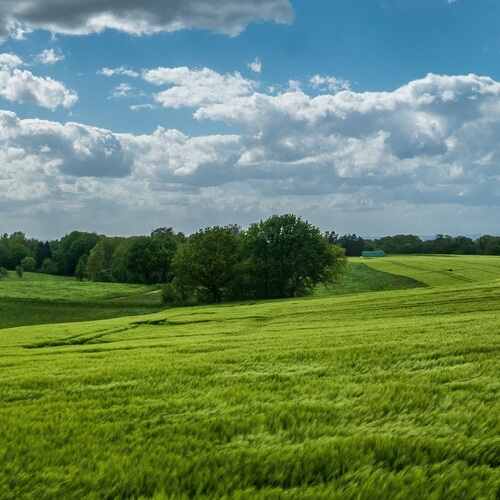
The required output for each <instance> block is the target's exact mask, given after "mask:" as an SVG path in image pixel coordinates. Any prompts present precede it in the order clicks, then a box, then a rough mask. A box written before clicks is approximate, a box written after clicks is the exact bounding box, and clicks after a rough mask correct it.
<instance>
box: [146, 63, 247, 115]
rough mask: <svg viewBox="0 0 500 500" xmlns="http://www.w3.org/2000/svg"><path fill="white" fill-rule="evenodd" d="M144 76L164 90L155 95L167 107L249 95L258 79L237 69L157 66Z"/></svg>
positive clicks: (196, 104) (213, 101)
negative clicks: (220, 72) (232, 71)
mask: <svg viewBox="0 0 500 500" xmlns="http://www.w3.org/2000/svg"><path fill="white" fill-rule="evenodd" d="M143 76H144V79H145V80H146V81H147V82H149V83H152V84H154V85H158V86H168V87H169V88H168V89H167V90H164V91H162V92H159V93H157V94H156V95H155V99H156V101H157V102H158V103H160V104H161V105H162V106H164V107H166V108H181V107H198V106H203V105H206V104H210V103H218V102H224V101H230V100H232V99H235V98H237V97H241V96H248V95H251V94H252V93H253V92H254V91H255V89H256V87H257V83H256V82H254V81H252V80H247V79H245V78H243V76H241V74H240V73H227V74H225V75H221V74H219V73H217V72H216V71H213V70H211V69H208V68H203V69H190V68H187V67H178V68H157V69H153V70H149V71H146V72H144V75H143Z"/></svg>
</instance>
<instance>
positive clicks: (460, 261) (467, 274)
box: [356, 255, 500, 286]
mask: <svg viewBox="0 0 500 500" xmlns="http://www.w3.org/2000/svg"><path fill="white" fill-rule="evenodd" d="M356 262H364V263H366V264H368V265H369V266H370V267H372V268H373V269H377V270H379V271H384V272H386V273H392V274H397V275H402V276H408V277H409V278H413V279H415V280H417V281H420V282H421V283H424V284H426V285H428V286H445V285H451V286H453V285H466V284H467V283H477V282H486V281H493V280H500V257H497V256H491V257H489V256H480V257H478V256H475V255H472V256H463V255H460V256H458V255H445V256H436V255H433V256H425V255H424V256H411V257H385V258H383V259H357V260H356Z"/></svg>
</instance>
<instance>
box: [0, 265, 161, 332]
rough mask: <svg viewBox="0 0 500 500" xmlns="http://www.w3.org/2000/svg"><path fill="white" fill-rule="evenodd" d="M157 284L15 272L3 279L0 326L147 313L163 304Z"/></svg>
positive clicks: (0, 290)
mask: <svg viewBox="0 0 500 500" xmlns="http://www.w3.org/2000/svg"><path fill="white" fill-rule="evenodd" d="M160 306H161V300H160V295H159V294H158V293H157V287H150V286H143V285H128V284H121V283H91V282H88V281H84V282H80V281H77V280H75V279H74V278H66V277H62V276H50V275H46V274H39V273H24V276H23V277H22V278H18V277H17V275H16V274H15V273H14V272H10V273H9V275H8V277H7V278H5V279H2V280H0V329H1V328H9V327H14V326H20V325H40V324H50V323H65V322H78V321H88V320H98V319H107V318H116V317H120V316H124V315H134V314H147V313H150V312H155V311H158V310H159V309H160V308H161V307H160Z"/></svg>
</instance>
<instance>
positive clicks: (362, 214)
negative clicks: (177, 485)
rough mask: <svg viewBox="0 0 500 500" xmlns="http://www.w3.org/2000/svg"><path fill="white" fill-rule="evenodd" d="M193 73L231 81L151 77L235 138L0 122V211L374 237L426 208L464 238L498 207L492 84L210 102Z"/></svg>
mask: <svg viewBox="0 0 500 500" xmlns="http://www.w3.org/2000/svg"><path fill="white" fill-rule="evenodd" d="M197 71H198V72H201V73H202V75H203V74H205V76H207V78H208V76H209V78H208V81H210V82H218V81H220V79H222V80H224V79H225V78H226V77H227V76H228V75H218V76H217V74H215V72H212V73H207V72H206V71H208V70H193V71H192V70H188V71H186V70H183V71H181V72H178V71H177V72H176V71H174V72H173V73H172V72H171V71H166V72H164V71H160V72H156V73H152V74H150V75H149V76H150V78H151V80H152V81H153V80H154V81H155V82H156V83H158V84H161V85H169V84H171V82H173V85H174V87H176V86H177V87H180V88H183V89H189V90H190V91H191V92H195V93H196V95H197V97H196V98H193V97H192V96H191V95H190V94H189V92H187V93H185V94H182V95H181V94H178V96H177V100H176V101H175V105H176V106H193V107H194V108H195V109H194V115H195V117H196V118H197V119H199V120H202V119H210V120H217V121H224V122H226V123H228V124H229V125H237V126H238V130H240V132H239V133H238V134H225V135H207V136H200V137H190V136H187V135H186V134H183V133H181V132H179V131H177V130H167V129H163V128H159V129H158V130H156V131H155V132H154V133H152V134H145V135H133V134H117V133H114V132H112V131H109V130H102V129H98V128H94V127H88V126H84V125H80V124H76V123H69V124H64V125H63V124H60V123H56V122H46V121H40V120H21V119H19V118H18V117H17V116H16V115H14V114H12V113H8V112H3V113H0V187H1V189H0V209H2V213H8V211H9V210H11V212H12V210H13V209H12V207H14V206H16V207H17V211H18V212H19V210H21V209H20V208H19V207H20V206H23V207H24V208H23V209H22V210H28V209H29V207H30V206H32V207H36V210H37V214H38V213H44V210H45V211H46V213H47V214H49V215H50V216H51V217H53V216H54V213H55V212H57V211H58V210H59V211H61V210H64V213H66V214H68V213H69V214H72V213H74V214H77V213H78V214H79V217H83V215H81V214H86V215H85V217H87V219H86V220H87V222H88V223H89V224H90V225H92V224H95V223H96V222H95V210H97V208H100V209H101V210H105V211H106V214H108V215H109V218H110V220H111V219H112V220H113V221H115V222H116V223H117V224H119V226H117V228H115V231H121V230H124V229H126V230H127V231H130V230H131V229H130V228H131V227H134V228H136V227H137V228H140V227H141V226H140V224H141V223H142V224H144V220H147V221H149V222H151V223H152V224H153V222H152V221H160V220H161V217H165V216H166V215H165V214H167V216H168V217H169V218H170V219H171V220H172V221H173V223H174V222H175V223H176V224H179V225H180V227H181V228H186V226H189V228H190V229H192V228H193V227H195V226H198V225H203V224H207V223H211V224H213V223H218V222H221V223H226V222H230V221H231V220H233V221H235V220H236V221H238V222H243V223H244V222H249V221H251V220H255V219H258V218H259V217H261V216H263V215H267V214H269V213H272V212H281V211H295V212H298V213H301V214H303V215H306V216H312V220H314V221H317V222H321V223H324V224H325V223H329V224H331V225H333V224H334V223H335V221H334V220H333V217H334V215H339V214H340V215H342V217H346V218H347V219H348V220H351V221H357V223H359V224H363V221H365V222H364V224H365V226H364V227H365V228H367V227H371V226H367V224H368V222H367V221H370V222H369V224H373V231H376V230H377V229H376V227H377V226H376V225H377V220H383V221H384V224H385V226H384V227H385V230H387V229H386V228H387V223H388V222H387V221H392V222H397V221H398V220H399V221H401V220H403V219H404V224H405V227H401V226H397V227H398V230H400V229H399V228H401V229H403V230H413V228H417V227H421V225H422V224H423V221H422V217H423V216H422V214H423V213H425V214H427V215H426V217H427V229H424V230H425V231H429V232H432V231H434V230H436V231H438V230H440V229H447V230H452V229H453V228H449V227H448V228H446V227H444V228H441V226H439V224H440V217H442V220H447V221H449V220H452V218H451V214H452V213H453V210H454V211H455V213H456V212H457V211H461V213H463V214H464V215H463V216H461V222H462V221H464V220H465V219H467V217H469V219H468V220H469V222H470V227H471V229H472V228H473V227H474V231H473V232H480V231H481V229H480V228H479V226H473V225H474V224H475V222H474V219H473V217H472V214H474V215H475V217H476V218H477V216H478V215H479V214H483V216H481V223H482V221H483V220H484V221H489V222H488V223H489V224H490V225H491V224H494V220H493V219H491V218H489V219H488V214H489V213H491V212H492V209H491V207H498V206H500V194H499V193H498V189H497V188H498V183H499V181H500V83H499V82H496V81H494V80H492V79H491V78H487V77H480V76H477V75H463V76H440V75H428V76H426V77H425V78H422V79H420V80H416V81H413V82H409V83H408V84H407V85H404V86H402V87H401V88H399V89H396V90H394V91H390V92H362V93H361V92H353V91H343V92H338V93H335V94H330V93H328V94H321V95H316V93H315V94H314V95H308V94H306V93H305V92H304V91H301V90H286V91H283V92H280V93H277V94H273V95H270V94H266V93H262V92H259V91H258V88H257V86H256V85H255V84H250V86H248V84H242V86H240V85H235V86H234V87H232V86H231V85H232V84H229V85H228V87H229V88H232V89H234V88H236V89H239V90H237V91H231V92H228V91H227V89H226V90H225V93H224V95H222V96H219V97H214V96H213V94H212V90H211V85H201V87H202V88H203V91H201V90H200V85H199V83H192V79H193V78H194V79H195V80H196V81H198V80H200V78H199V77H200V75H199V74H198V73H197ZM204 71H205V73H203V72H204ZM229 76H234V75H229ZM237 80H238V78H237ZM201 81H205V82H206V81H207V79H206V78H205V77H202V78H201ZM224 81H226V80H224ZM230 81H231V80H230ZM207 88H208V89H207ZM170 105H173V102H172V103H170ZM146 106H147V105H146ZM137 109H147V108H146V107H145V105H137ZM31 187H32V188H31ZM23 204H24V205H23ZM419 207H420V208H419ZM430 207H432V209H431V208H430ZM453 207H454V208H453ZM33 210H35V208H33ZM493 212H494V210H493ZM495 213H496V212H495ZM224 214H225V215H224ZM394 214H397V216H396V215H394ZM402 214H403V215H402ZM49 215H47V220H48V217H49ZM18 217H19V216H18ZM37 217H38V216H37ZM40 217H42V216H40ZM133 221H135V222H133ZM329 221H330V222H329ZM120 224H121V225H120ZM134 224H135V225H134ZM183 224H185V225H184V226H183ZM496 224H497V226H496V227H498V223H496ZM379 227H380V230H384V228H383V227H381V226H379ZM395 227H396V226H395ZM337 228H338V226H337ZM346 229H349V228H346ZM134 230H138V229H134ZM394 230H396V229H394ZM464 230H466V229H465V228H464Z"/></svg>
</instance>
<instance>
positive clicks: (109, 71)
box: [98, 66, 140, 78]
mask: <svg viewBox="0 0 500 500" xmlns="http://www.w3.org/2000/svg"><path fill="white" fill-rule="evenodd" d="M98 74H99V75H103V76H108V77H112V76H128V77H130V78H137V77H139V76H140V73H138V72H137V71H135V70H133V69H130V68H126V67H124V66H120V67H119V68H102V69H101V70H100V71H99V72H98Z"/></svg>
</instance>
